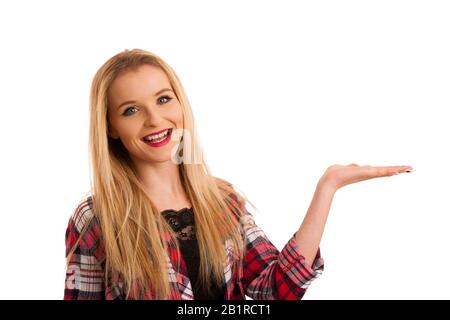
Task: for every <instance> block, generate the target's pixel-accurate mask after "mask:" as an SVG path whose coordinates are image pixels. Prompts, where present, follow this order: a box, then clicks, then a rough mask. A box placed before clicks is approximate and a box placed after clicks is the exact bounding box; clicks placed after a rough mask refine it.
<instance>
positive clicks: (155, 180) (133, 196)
mask: <svg viewBox="0 0 450 320" xmlns="http://www.w3.org/2000/svg"><path fill="white" fill-rule="evenodd" d="M89 148H90V157H91V169H92V179H91V190H90V192H89V193H88V194H87V195H86V197H85V198H84V199H83V200H82V201H81V202H80V203H79V205H78V206H77V208H76V210H75V211H74V213H73V214H72V216H71V217H70V220H69V224H68V228H67V231H66V248H67V251H66V257H67V272H66V282H65V294H64V298H65V299H199V300H207V299H212V300H221V299H225V300H231V299H236V300H237V299H245V298H246V296H248V297H250V298H252V299H255V300H262V299H301V298H302V297H303V295H304V294H305V291H306V290H307V287H308V286H309V285H310V283H311V282H312V281H313V280H314V279H316V278H317V277H318V276H319V275H320V274H321V273H322V271H323V266H324V264H323V259H322V257H321V255H320V249H319V243H320V240H321V237H322V233H323V230H324V227H325V223H326V220H327V216H328V212H329V210H330V205H331V202H332V199H333V196H334V194H335V192H336V191H337V190H338V189H339V188H341V187H342V186H344V185H347V184H350V183H354V182H357V181H362V180H367V179H371V178H375V177H383V176H391V175H394V174H398V173H402V172H408V171H411V167H409V166H392V167H371V166H358V165H356V164H351V165H348V166H340V165H335V166H331V167H329V168H328V169H327V170H326V171H325V173H324V174H323V176H322V177H321V179H320V180H319V182H318V184H317V187H316V192H315V194H314V196H313V199H312V202H311V205H310V207H309V209H308V211H307V214H306V216H305V218H304V220H303V222H302V224H301V226H300V228H299V230H298V231H297V232H295V234H293V235H292V237H291V238H290V239H289V241H288V242H287V243H286V245H285V246H284V247H283V248H282V250H281V251H278V250H277V248H276V247H275V246H274V245H273V244H272V243H271V242H270V240H269V239H268V238H267V236H266V235H265V234H264V232H263V231H262V230H261V229H260V228H259V227H258V226H257V225H256V224H255V220H254V217H253V215H252V214H251V213H250V212H249V211H248V210H247V207H248V206H247V204H251V203H250V202H249V201H248V200H247V199H246V197H245V196H244V195H243V194H242V193H241V192H238V191H237V188H236V187H235V186H233V185H232V184H231V183H229V182H227V181H225V180H223V179H219V178H217V177H214V176H212V175H211V173H210V170H209V169H208V166H207V164H206V162H205V160H204V157H203V155H202V153H201V150H200V148H199V146H198V138H197V134H196V130H195V124H194V117H193V114H192V111H191V108H190V105H189V102H188V99H187V96H186V94H185V92H184V89H183V87H182V84H181V82H180V80H179V78H178V76H177V75H176V73H175V72H174V70H172V68H171V67H170V66H169V65H168V64H167V63H166V62H165V61H163V60H162V59H161V58H160V57H158V56H157V55H155V54H153V53H150V52H147V51H144V50H139V49H134V50H125V51H124V52H121V53H119V54H117V55H115V56H114V57H112V58H111V59H109V60H108V61H106V62H105V64H104V65H103V66H102V67H101V68H100V69H99V70H98V71H97V73H96V75H95V77H94V79H93V83H92V88H91V96H90V133H89Z"/></svg>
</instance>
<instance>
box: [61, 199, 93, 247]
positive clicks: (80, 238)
mask: <svg viewBox="0 0 450 320" xmlns="http://www.w3.org/2000/svg"><path fill="white" fill-rule="evenodd" d="M101 239H102V233H101V229H100V224H99V222H98V219H97V217H96V216H95V215H94V210H93V198H92V195H91V194H90V193H88V194H86V195H84V196H83V197H82V199H81V200H80V201H79V202H78V204H77V205H76V208H75V210H74V211H73V213H72V215H71V216H70V218H69V222H68V225H67V229H66V246H67V250H68V251H69V249H71V248H72V247H73V246H75V245H76V244H77V243H79V246H80V247H79V248H80V249H81V250H82V251H83V252H85V253H88V252H90V253H93V254H95V255H97V254H99V252H100V251H99V249H101V248H100V247H101V246H100V243H101V241H100V240H101Z"/></svg>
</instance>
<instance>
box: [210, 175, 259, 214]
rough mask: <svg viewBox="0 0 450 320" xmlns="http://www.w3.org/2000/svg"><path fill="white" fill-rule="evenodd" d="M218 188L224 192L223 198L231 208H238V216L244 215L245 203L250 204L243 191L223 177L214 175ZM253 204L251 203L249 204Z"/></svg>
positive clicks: (245, 211) (245, 210)
mask: <svg viewBox="0 0 450 320" xmlns="http://www.w3.org/2000/svg"><path fill="white" fill-rule="evenodd" d="M214 179H215V181H216V184H217V186H218V188H219V190H220V191H221V192H222V193H223V194H225V200H226V202H227V203H228V204H230V205H231V206H232V208H234V209H235V208H238V209H239V213H238V216H243V215H245V214H246V213H247V212H248V210H247V207H246V205H247V203H249V204H251V203H250V201H249V200H248V199H247V197H246V196H245V195H244V193H243V192H242V191H241V190H240V189H239V188H238V187H237V186H236V185H235V184H233V183H231V182H229V181H227V180H225V179H223V178H218V177H214ZM251 205H252V206H253V204H251ZM233 211H235V210H233Z"/></svg>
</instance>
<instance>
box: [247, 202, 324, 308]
mask: <svg viewBox="0 0 450 320" xmlns="http://www.w3.org/2000/svg"><path fill="white" fill-rule="evenodd" d="M241 223H242V226H243V230H244V236H245V239H246V241H245V243H246V252H245V255H244V261H243V279H242V282H243V287H244V290H245V294H246V295H247V296H249V297H250V298H252V299H254V300H298V299H302V298H303V295H304V294H305V292H306V289H307V288H308V286H309V285H310V284H311V282H312V281H313V280H315V279H316V278H317V277H319V276H320V275H321V274H322V271H323V269H324V261H323V259H322V257H321V255H320V248H319V249H318V251H317V254H316V257H315V259H314V262H313V264H312V266H311V267H310V266H309V265H308V264H307V263H306V260H305V257H304V256H303V255H302V254H301V248H300V247H299V246H298V244H297V242H296V240H295V233H294V235H293V236H292V237H291V238H290V239H289V241H288V242H287V244H286V245H285V246H284V248H283V249H282V250H281V251H278V250H277V248H276V247H275V246H274V245H273V244H272V243H271V242H270V240H269V239H268V238H267V236H266V235H265V233H264V232H263V230H262V229H261V228H259V227H258V226H257V225H256V224H255V220H254V217H253V215H252V214H251V213H249V212H248V211H247V214H246V215H244V216H243V217H241Z"/></svg>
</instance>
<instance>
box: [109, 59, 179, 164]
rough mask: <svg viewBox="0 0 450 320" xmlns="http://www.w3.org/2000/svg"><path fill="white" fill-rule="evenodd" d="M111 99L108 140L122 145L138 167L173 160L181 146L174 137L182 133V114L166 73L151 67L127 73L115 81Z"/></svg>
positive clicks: (145, 65) (142, 67)
mask: <svg viewBox="0 0 450 320" xmlns="http://www.w3.org/2000/svg"><path fill="white" fill-rule="evenodd" d="M108 98H109V106H108V108H109V109H108V120H109V124H110V132H109V136H110V137H111V138H113V139H120V140H121V141H122V143H123V145H124V146H125V148H126V149H127V150H128V153H129V154H130V157H131V159H132V160H133V162H134V163H135V164H138V163H141V162H142V161H144V162H165V161H168V160H170V159H171V154H172V153H171V152H172V149H174V148H177V146H178V144H179V142H178V141H175V139H172V137H173V135H172V133H174V131H175V129H183V114H182V109H181V105H180V103H179V101H178V100H177V98H176V96H175V94H174V92H173V91H172V87H171V85H170V82H169V79H168V78H167V76H166V74H165V73H164V71H162V70H161V69H159V68H158V67H155V66H152V65H148V64H144V65H141V66H140V67H138V69H137V70H127V71H125V72H124V73H121V74H120V75H119V76H118V77H117V78H116V79H114V81H113V83H112V85H111V87H110V89H109V92H108ZM167 129H171V130H168V131H167ZM159 132H162V133H163V134H164V133H167V132H168V133H167V135H166V136H158V133H159ZM149 135H150V136H149Z"/></svg>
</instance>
